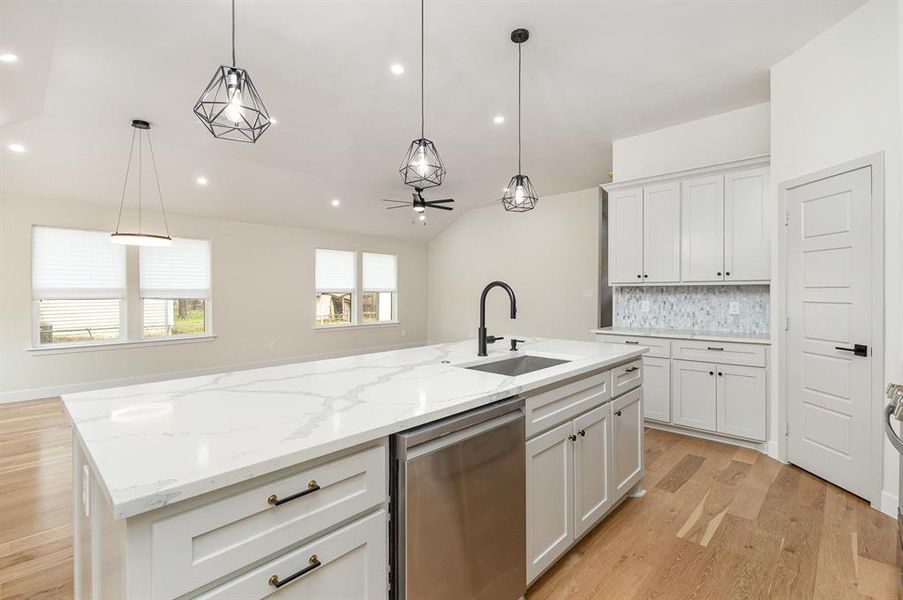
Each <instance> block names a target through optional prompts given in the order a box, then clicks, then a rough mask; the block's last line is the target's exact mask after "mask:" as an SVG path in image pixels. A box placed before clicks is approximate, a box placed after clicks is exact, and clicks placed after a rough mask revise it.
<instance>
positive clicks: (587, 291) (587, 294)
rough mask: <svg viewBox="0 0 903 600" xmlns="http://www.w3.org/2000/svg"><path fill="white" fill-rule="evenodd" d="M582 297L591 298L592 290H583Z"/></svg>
mask: <svg viewBox="0 0 903 600" xmlns="http://www.w3.org/2000/svg"><path fill="white" fill-rule="evenodd" d="M583 297H584V298H592V297H593V291H592V290H583Z"/></svg>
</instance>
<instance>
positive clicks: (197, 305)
mask: <svg viewBox="0 0 903 600" xmlns="http://www.w3.org/2000/svg"><path fill="white" fill-rule="evenodd" d="M138 258H139V260H138V273H139V295H140V296H141V302H142V305H143V328H144V337H145V338H160V337H173V336H186V335H200V334H205V333H208V331H209V325H208V322H209V315H210V242H209V241H208V240H193V239H187V238H175V239H173V242H172V246H142V247H140V248H139V249H138Z"/></svg>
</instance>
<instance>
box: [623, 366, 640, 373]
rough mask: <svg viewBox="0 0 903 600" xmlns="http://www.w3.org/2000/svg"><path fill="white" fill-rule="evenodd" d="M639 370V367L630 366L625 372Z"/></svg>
mask: <svg viewBox="0 0 903 600" xmlns="http://www.w3.org/2000/svg"><path fill="white" fill-rule="evenodd" d="M639 370H640V368H639V367H630V368H629V369H625V370H624V372H625V373H633V372H634V371H639Z"/></svg>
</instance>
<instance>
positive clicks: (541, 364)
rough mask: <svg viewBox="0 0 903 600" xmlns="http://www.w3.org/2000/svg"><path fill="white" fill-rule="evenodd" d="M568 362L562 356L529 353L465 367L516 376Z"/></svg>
mask: <svg viewBox="0 0 903 600" xmlns="http://www.w3.org/2000/svg"><path fill="white" fill-rule="evenodd" d="M566 362H571V361H569V360H562V359H560V358H546V357H545V356H531V355H529V354H527V355H525V356H515V357H514V358H506V359H505V360H496V361H493V362H488V363H482V364H479V365H472V366H469V367H464V368H465V369H470V370H471V371H483V372H485V373H496V374H498V375H507V376H509V377H515V376H517V375H526V374H527V373H532V372H533V371H539V370H541V369H548V368H549V367H554V366H556V365H562V364H564V363H566Z"/></svg>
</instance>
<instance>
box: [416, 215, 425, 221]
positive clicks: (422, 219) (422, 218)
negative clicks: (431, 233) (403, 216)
mask: <svg viewBox="0 0 903 600" xmlns="http://www.w3.org/2000/svg"><path fill="white" fill-rule="evenodd" d="M417 218H418V219H420V220H421V221H426V215H424V214H421V215H420V216H419V217H417Z"/></svg>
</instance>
